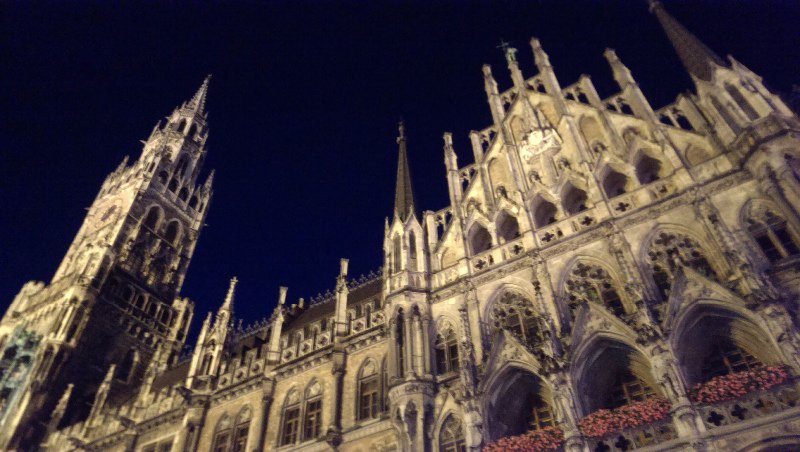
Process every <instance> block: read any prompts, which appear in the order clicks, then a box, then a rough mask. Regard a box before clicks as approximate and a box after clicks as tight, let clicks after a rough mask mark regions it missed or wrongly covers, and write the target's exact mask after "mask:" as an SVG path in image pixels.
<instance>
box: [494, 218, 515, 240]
mask: <svg viewBox="0 0 800 452" xmlns="http://www.w3.org/2000/svg"><path fill="white" fill-rule="evenodd" d="M517 237H519V223H518V222H517V219H516V218H515V217H514V216H513V215H510V214H509V213H508V212H506V211H503V212H502V213H501V214H500V217H499V218H498V219H497V238H498V239H500V242H501V243H506V242H510V241H512V240H514V239H516V238H517Z"/></svg>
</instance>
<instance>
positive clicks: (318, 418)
mask: <svg viewBox="0 0 800 452" xmlns="http://www.w3.org/2000/svg"><path fill="white" fill-rule="evenodd" d="M321 431H322V387H321V386H320V384H319V383H318V382H314V383H313V384H312V385H311V386H309V388H308V389H307V390H306V401H305V414H304V415H303V440H305V441H308V440H310V439H315V438H318V437H319V435H320V433H321Z"/></svg>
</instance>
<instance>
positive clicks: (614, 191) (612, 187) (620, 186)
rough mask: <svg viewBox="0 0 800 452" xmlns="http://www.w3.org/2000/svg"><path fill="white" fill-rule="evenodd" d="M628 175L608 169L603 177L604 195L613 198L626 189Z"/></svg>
mask: <svg viewBox="0 0 800 452" xmlns="http://www.w3.org/2000/svg"><path fill="white" fill-rule="evenodd" d="M627 187H628V177H627V176H625V175H624V174H622V173H618V172H616V171H614V170H610V171H609V172H608V174H606V177H604V178H603V191H605V192H606V196H608V197H609V198H613V197H616V196H619V195H622V194H624V193H625V192H627V191H628V189H627Z"/></svg>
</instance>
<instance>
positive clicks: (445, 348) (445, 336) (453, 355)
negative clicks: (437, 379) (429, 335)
mask: <svg viewBox="0 0 800 452" xmlns="http://www.w3.org/2000/svg"><path fill="white" fill-rule="evenodd" d="M458 368H459V361H458V340H457V339H456V334H455V333H454V332H453V330H452V329H451V328H448V329H447V331H445V332H443V333H440V334H438V335H437V336H436V371H437V372H438V373H439V375H443V374H446V373H448V372H456V371H457V370H458Z"/></svg>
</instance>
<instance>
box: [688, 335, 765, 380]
mask: <svg viewBox="0 0 800 452" xmlns="http://www.w3.org/2000/svg"><path fill="white" fill-rule="evenodd" d="M712 340H713V341H714V343H713V345H712V347H711V350H712V351H711V353H710V355H709V356H708V357H707V358H706V359H705V360H704V365H703V369H702V371H701V373H702V378H703V381H708V380H710V379H712V378H714V377H719V376H722V375H727V374H730V373H734V372H742V371H745V370H752V369H753V368H755V367H758V366H759V365H761V362H759V361H758V360H757V359H756V358H755V357H753V355H751V354H750V353H748V352H747V351H746V350H744V349H742V348H741V347H739V346H738V345H737V344H736V343H734V342H733V341H732V340H731V339H730V338H727V337H719V336H715V337H714V338H713V339H712Z"/></svg>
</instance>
